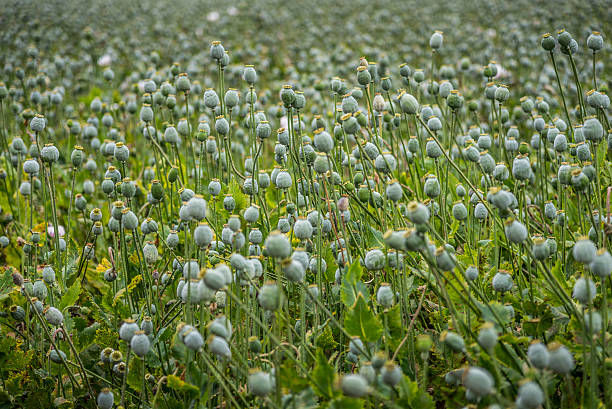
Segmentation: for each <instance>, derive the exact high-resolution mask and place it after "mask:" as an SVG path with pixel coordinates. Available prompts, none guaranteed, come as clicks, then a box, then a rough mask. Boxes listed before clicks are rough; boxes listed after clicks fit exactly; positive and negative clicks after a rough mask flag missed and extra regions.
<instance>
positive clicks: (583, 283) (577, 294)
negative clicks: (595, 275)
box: [572, 277, 597, 304]
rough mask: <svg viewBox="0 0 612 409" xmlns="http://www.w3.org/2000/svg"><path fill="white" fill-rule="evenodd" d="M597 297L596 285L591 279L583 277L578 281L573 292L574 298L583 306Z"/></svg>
mask: <svg viewBox="0 0 612 409" xmlns="http://www.w3.org/2000/svg"><path fill="white" fill-rule="evenodd" d="M596 295H597V288H596V287H595V283H594V282H593V280H591V279H590V278H584V277H581V278H579V279H578V280H576V283H575V284H574V289H573V291H572V297H573V298H575V299H576V300H578V301H579V302H580V303H582V304H588V303H589V302H590V301H592V300H593V299H594V298H595V296H596Z"/></svg>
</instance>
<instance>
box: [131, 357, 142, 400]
mask: <svg viewBox="0 0 612 409" xmlns="http://www.w3.org/2000/svg"><path fill="white" fill-rule="evenodd" d="M142 366H143V362H142V359H137V358H134V357H132V359H130V368H129V371H128V375H127V384H128V385H130V386H131V387H132V388H134V390H136V391H138V392H140V391H141V390H142Z"/></svg>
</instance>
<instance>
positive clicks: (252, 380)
mask: <svg viewBox="0 0 612 409" xmlns="http://www.w3.org/2000/svg"><path fill="white" fill-rule="evenodd" d="M273 384H274V382H273V381H272V378H271V376H270V374H269V373H266V372H263V371H262V370H260V369H258V368H253V369H251V370H249V377H248V379H247V386H248V389H249V391H250V392H251V393H252V394H253V395H255V396H259V397H264V396H267V395H268V394H270V392H272V389H273V386H274V385H273Z"/></svg>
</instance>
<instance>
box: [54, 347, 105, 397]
mask: <svg viewBox="0 0 612 409" xmlns="http://www.w3.org/2000/svg"><path fill="white" fill-rule="evenodd" d="M54 351H55V350H54ZM114 402H115V398H114V396H113V392H112V391H111V390H110V389H109V388H103V389H102V390H101V391H100V393H99V394H98V399H97V403H98V407H99V408H100V409H112V407H113V405H114Z"/></svg>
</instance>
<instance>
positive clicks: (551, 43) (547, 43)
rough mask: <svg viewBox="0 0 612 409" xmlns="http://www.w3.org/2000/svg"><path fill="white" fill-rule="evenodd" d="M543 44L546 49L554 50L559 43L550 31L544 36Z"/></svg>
mask: <svg viewBox="0 0 612 409" xmlns="http://www.w3.org/2000/svg"><path fill="white" fill-rule="evenodd" d="M541 45H542V48H543V49H544V50H546V51H552V50H554V48H555V46H556V45H557V41H556V40H555V38H554V37H553V36H551V35H550V33H546V34H544V35H543V36H542V41H541Z"/></svg>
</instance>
